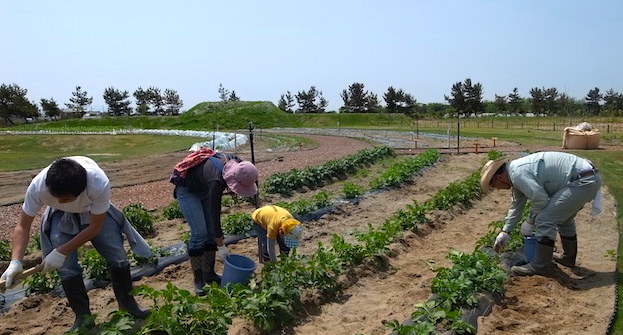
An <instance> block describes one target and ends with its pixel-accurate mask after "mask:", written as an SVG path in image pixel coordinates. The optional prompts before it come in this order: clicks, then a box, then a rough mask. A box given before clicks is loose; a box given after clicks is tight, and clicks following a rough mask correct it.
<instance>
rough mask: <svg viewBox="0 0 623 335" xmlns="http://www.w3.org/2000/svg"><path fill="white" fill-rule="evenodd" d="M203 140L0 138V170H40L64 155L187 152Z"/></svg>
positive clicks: (106, 158) (115, 157)
mask: <svg viewBox="0 0 623 335" xmlns="http://www.w3.org/2000/svg"><path fill="white" fill-rule="evenodd" d="M203 141H206V139H205V138H198V137H187V136H164V135H0V162H2V164H0V171H17V170H25V169H37V168H43V167H45V166H47V165H48V164H50V162H52V161H53V160H54V159H56V158H58V157H62V156H67V155H84V156H92V157H97V160H98V161H100V162H110V161H119V160H123V159H126V158H130V157H144V156H151V155H156V154H159V153H165V152H174V151H180V150H188V148H190V146H192V145H193V143H196V142H203Z"/></svg>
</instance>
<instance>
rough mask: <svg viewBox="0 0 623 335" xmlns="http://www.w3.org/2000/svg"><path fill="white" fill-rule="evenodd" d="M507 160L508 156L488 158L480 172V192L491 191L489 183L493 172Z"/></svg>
mask: <svg viewBox="0 0 623 335" xmlns="http://www.w3.org/2000/svg"><path fill="white" fill-rule="evenodd" d="M507 162H508V158H506V157H502V158H498V159H496V160H490V161H488V162H487V164H485V166H484V167H483V168H482V172H480V189H481V190H482V193H484V194H487V193H489V192H490V191H491V185H489V184H490V183H491V179H492V178H493V175H495V172H497V170H498V169H499V168H500V167H501V166H502V165H504V164H505V163H507Z"/></svg>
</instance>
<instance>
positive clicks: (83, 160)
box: [22, 156, 110, 216]
mask: <svg viewBox="0 0 623 335" xmlns="http://www.w3.org/2000/svg"><path fill="white" fill-rule="evenodd" d="M67 158H69V159H72V160H75V161H77V162H78V163H80V165H82V167H84V169H85V170H86V172H87V186H86V189H85V190H84V191H83V192H82V193H80V195H79V196H78V197H77V198H76V200H74V201H72V202H68V203H59V202H58V200H57V199H56V198H55V197H53V196H52V194H50V190H49V189H48V187H47V186H46V185H45V178H46V176H47V174H48V170H49V169H50V166H47V167H46V168H44V169H43V170H41V172H39V174H37V176H35V178H33V179H32V181H31V182H30V185H28V189H27V190H26V196H25V199H24V204H23V205H22V210H23V211H24V213H26V214H27V215H29V216H35V215H37V213H39V211H40V210H41V208H42V207H43V206H44V205H47V206H50V207H52V208H55V209H60V210H62V211H65V212H69V213H85V212H90V213H92V214H103V213H106V212H107V211H108V208H109V207H110V182H109V180H108V177H107V176H106V173H104V170H102V169H101V168H100V167H99V166H98V165H97V163H95V161H93V160H92V159H91V158H88V157H84V156H72V157H67Z"/></svg>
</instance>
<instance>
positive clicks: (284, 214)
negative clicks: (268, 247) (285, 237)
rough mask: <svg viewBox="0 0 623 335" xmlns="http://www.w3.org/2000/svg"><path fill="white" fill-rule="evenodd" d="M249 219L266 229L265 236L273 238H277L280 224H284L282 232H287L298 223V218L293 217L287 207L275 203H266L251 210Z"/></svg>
mask: <svg viewBox="0 0 623 335" xmlns="http://www.w3.org/2000/svg"><path fill="white" fill-rule="evenodd" d="M251 219H252V220H253V222H255V223H257V224H259V225H260V226H262V228H264V229H266V237H268V238H270V239H273V240H274V239H276V238H277V235H278V234H279V229H280V228H281V227H282V225H283V226H284V227H283V228H284V229H283V231H284V233H286V234H287V233H288V232H289V231H290V230H291V229H292V228H294V227H295V226H296V225H298V224H299V223H300V222H299V221H298V220H296V219H294V217H293V216H292V214H290V212H288V210H287V209H285V208H282V207H279V206H275V205H268V206H264V207H260V208H258V209H256V210H255V211H253V214H251ZM286 221H288V222H286ZM284 223H285V224H284Z"/></svg>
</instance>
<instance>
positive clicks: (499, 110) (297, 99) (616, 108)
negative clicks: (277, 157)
mask: <svg viewBox="0 0 623 335" xmlns="http://www.w3.org/2000/svg"><path fill="white" fill-rule="evenodd" d="M27 92H28V91H27V90H26V89H24V88H21V87H19V86H18V85H17V84H9V85H7V84H2V85H1V86H0V117H1V118H2V119H3V120H4V121H5V123H6V124H9V123H13V122H12V121H11V118H23V119H24V120H26V122H28V119H30V118H36V117H38V116H40V115H41V114H43V115H45V116H47V117H50V118H58V117H60V116H61V115H62V114H63V110H61V108H60V107H59V105H58V103H57V102H56V101H55V100H54V99H53V98H51V99H41V101H40V103H39V104H40V107H41V109H39V106H37V104H36V103H35V102H33V101H30V100H28V98H27V97H26V94H27ZM218 94H219V98H220V100H221V101H240V97H239V96H238V95H237V94H236V92H235V91H229V90H228V89H225V88H224V87H223V85H222V84H219V89H218ZM132 96H133V97H134V103H135V105H136V108H135V109H133V108H132V107H130V105H131V104H132V101H131V100H130V94H129V92H128V91H125V90H124V91H122V90H119V89H116V88H114V87H112V86H111V87H108V88H106V89H105V90H104V94H103V98H104V101H105V103H106V105H107V106H108V113H109V114H110V115H114V116H125V115H132V114H134V113H138V114H141V115H178V114H179V113H180V109H181V108H182V106H183V103H182V100H181V99H180V96H179V94H178V93H177V91H175V90H172V89H165V90H164V92H162V91H161V90H160V89H159V88H157V87H153V86H152V87H149V88H147V89H143V88H142V87H139V88H138V89H136V90H135V91H134V93H133V94H132ZM340 96H341V98H342V101H343V106H342V107H340V110H339V111H340V112H341V113H379V112H387V113H403V114H406V115H409V116H411V117H423V116H426V115H428V116H433V117H441V116H456V115H459V116H463V117H470V116H476V117H478V116H481V115H483V114H514V115H526V114H527V113H533V114H535V115H549V116H576V115H595V116H596V115H602V116H623V93H619V92H615V91H614V90H613V89H610V90H608V91H606V92H605V93H603V94H602V93H601V91H600V89H599V88H597V87H595V88H594V89H591V90H590V91H589V92H588V93H587V95H586V97H584V99H582V100H578V99H575V98H572V97H570V96H568V95H567V94H566V93H559V92H558V90H557V89H556V88H555V87H551V88H545V87H543V88H538V87H534V88H532V89H530V91H529V97H522V96H521V95H520V94H519V93H518V89H517V88H514V89H513V91H512V92H511V93H509V94H507V95H498V94H495V99H494V101H486V100H483V86H482V84H480V83H473V82H472V80H471V79H470V78H467V79H465V80H464V81H462V82H456V83H454V84H453V85H452V87H451V89H450V95H444V99H445V101H446V102H447V103H446V104H443V103H432V104H419V103H417V100H416V99H415V98H414V97H413V95H411V94H410V93H407V92H405V91H403V90H402V89H396V88H394V87H393V86H390V87H388V88H387V91H386V92H385V93H384V94H383V100H384V102H385V106H384V107H383V106H381V103H380V101H379V98H378V96H377V95H376V94H375V93H373V92H369V91H367V90H366V89H365V85H364V84H362V83H358V82H355V83H353V84H352V85H350V86H349V87H348V89H344V90H342V92H341V94H340ZM92 102H93V97H89V95H88V93H87V92H86V91H84V90H83V89H82V88H81V87H80V86H76V89H75V90H74V91H73V92H72V96H71V98H70V99H69V102H68V103H65V106H66V107H67V108H68V109H69V110H70V111H71V112H73V113H72V114H73V115H75V116H77V117H80V116H82V115H84V114H85V113H86V111H87V108H88V107H89V106H90V105H91V104H92ZM328 104H329V102H328V101H327V99H325V98H324V96H323V94H322V91H320V90H318V89H317V88H316V87H315V86H311V87H310V89H309V90H307V91H305V90H303V91H299V92H297V93H296V94H292V92H290V91H287V92H286V93H285V94H282V95H281V97H280V99H279V102H278V107H279V108H280V109H281V110H283V111H285V112H288V113H324V112H326V107H327V106H328ZM297 105H298V107H297ZM295 107H297V108H296V109H295Z"/></svg>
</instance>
